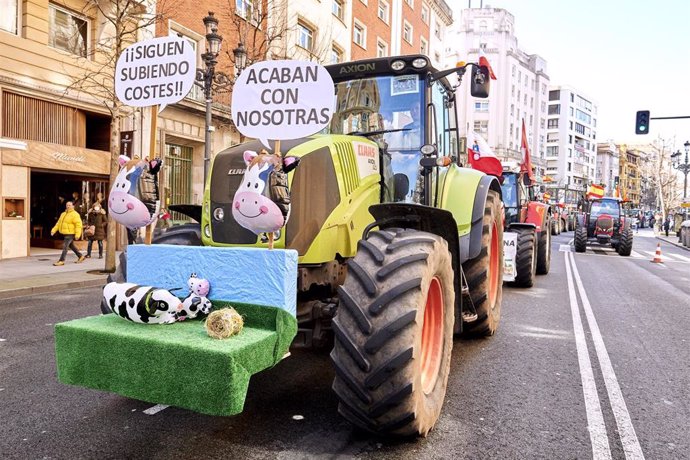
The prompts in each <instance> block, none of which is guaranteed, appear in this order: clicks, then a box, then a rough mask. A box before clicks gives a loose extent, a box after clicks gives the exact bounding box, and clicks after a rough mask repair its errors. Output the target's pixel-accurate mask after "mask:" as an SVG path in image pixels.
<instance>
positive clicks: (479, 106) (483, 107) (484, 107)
mask: <svg viewBox="0 0 690 460" xmlns="http://www.w3.org/2000/svg"><path fill="white" fill-rule="evenodd" d="M474 110H475V112H488V111H489V102H488V101H484V102H475V103H474Z"/></svg>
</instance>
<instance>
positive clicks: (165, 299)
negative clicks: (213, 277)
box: [103, 282, 183, 324]
mask: <svg viewBox="0 0 690 460" xmlns="http://www.w3.org/2000/svg"><path fill="white" fill-rule="evenodd" d="M103 303H104V304H105V305H107V306H108V308H109V309H110V311H112V312H113V313H115V314H116V315H118V316H121V317H122V318H124V319H126V320H129V321H133V322H135V323H145V324H169V323H174V322H175V321H178V317H177V313H178V311H180V310H182V308H183V304H182V302H181V301H180V299H179V298H177V297H175V296H174V295H172V294H171V293H170V291H168V290H166V289H160V288H156V287H152V286H140V285H138V284H134V283H114V282H113V283H108V284H106V285H105V287H104V288H103Z"/></svg>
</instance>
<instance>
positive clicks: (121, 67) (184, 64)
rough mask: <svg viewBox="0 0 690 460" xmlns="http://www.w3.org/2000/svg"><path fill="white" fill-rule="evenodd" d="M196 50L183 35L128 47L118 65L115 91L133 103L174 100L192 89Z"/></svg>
mask: <svg viewBox="0 0 690 460" xmlns="http://www.w3.org/2000/svg"><path fill="white" fill-rule="evenodd" d="M195 76H196V51H195V50H194V48H192V45H191V44H190V43H189V42H188V41H187V40H185V39H183V38H180V37H160V38H154V39H152V40H145V41H143V42H138V43H135V44H133V45H131V46H128V47H127V48H125V50H124V51H123V52H122V54H121V55H120V57H119V59H118V60H117V66H116V68H115V94H116V95H117V98H118V99H119V100H120V101H121V102H122V103H124V104H126V105H129V106H132V107H149V106H152V105H162V106H163V107H161V108H160V110H163V108H164V107H165V105H167V104H174V103H175V102H177V101H179V100H181V99H182V98H183V97H185V96H186V95H187V93H189V91H190V90H191V89H192V86H193V85H194V78H195Z"/></svg>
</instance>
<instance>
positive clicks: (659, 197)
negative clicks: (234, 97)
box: [642, 137, 679, 218]
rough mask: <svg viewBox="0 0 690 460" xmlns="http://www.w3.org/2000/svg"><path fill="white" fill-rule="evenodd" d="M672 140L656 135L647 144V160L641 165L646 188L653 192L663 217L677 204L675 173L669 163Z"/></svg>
mask: <svg viewBox="0 0 690 460" xmlns="http://www.w3.org/2000/svg"><path fill="white" fill-rule="evenodd" d="M673 144H674V142H673V141H672V140H668V139H664V138H662V137H658V138H657V139H656V140H654V142H653V143H652V144H651V145H650V146H649V152H647V153H648V155H649V157H648V160H647V161H646V162H645V163H644V164H643V166H642V175H643V177H645V178H646V179H647V190H648V191H650V193H653V194H654V198H655V200H654V202H655V203H656V205H657V208H658V209H659V210H661V213H662V215H663V217H664V218H666V216H667V215H668V213H669V211H670V210H671V209H673V208H675V207H676V206H677V205H678V204H679V201H678V196H677V191H676V179H677V178H676V173H675V171H674V170H673V167H672V165H671V151H672V146H673Z"/></svg>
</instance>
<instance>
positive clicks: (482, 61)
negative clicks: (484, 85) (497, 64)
mask: <svg viewBox="0 0 690 460" xmlns="http://www.w3.org/2000/svg"><path fill="white" fill-rule="evenodd" d="M479 65H480V66H485V67H486V68H487V69H489V76H490V77H491V79H492V80H496V74H494V69H492V68H491V64H489V60H488V59H487V57H486V54H485V53H484V50H483V49H482V48H479Z"/></svg>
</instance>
